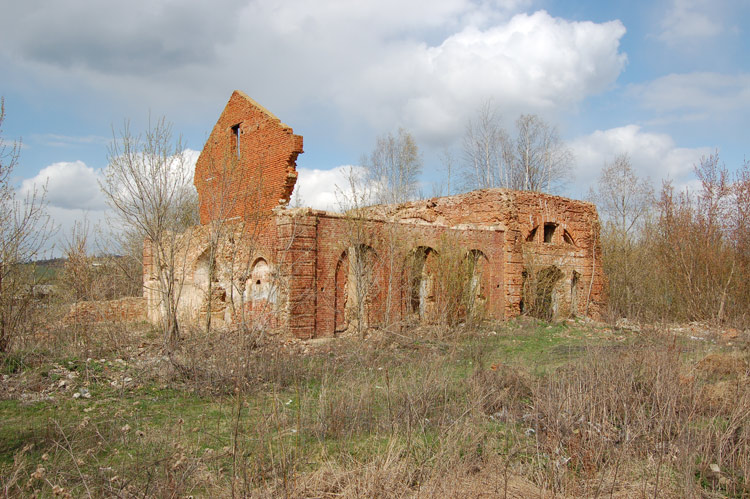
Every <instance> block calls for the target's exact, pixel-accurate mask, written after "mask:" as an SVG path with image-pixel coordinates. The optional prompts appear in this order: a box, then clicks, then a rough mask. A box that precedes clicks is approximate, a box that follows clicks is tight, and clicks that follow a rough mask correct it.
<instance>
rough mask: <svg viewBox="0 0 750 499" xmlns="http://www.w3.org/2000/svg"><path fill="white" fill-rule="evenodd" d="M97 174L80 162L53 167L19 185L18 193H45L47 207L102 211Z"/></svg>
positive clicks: (98, 173)
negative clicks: (45, 191) (44, 191)
mask: <svg viewBox="0 0 750 499" xmlns="http://www.w3.org/2000/svg"><path fill="white" fill-rule="evenodd" d="M99 178H100V172H99V171H97V170H94V169H93V168H91V167H90V166H86V164H85V163H84V162H83V161H73V162H64V161H63V162H60V163H53V164H51V165H49V166H47V167H46V168H43V169H42V170H41V171H40V172H39V173H38V174H37V175H36V176H35V177H33V178H30V179H26V180H24V181H23V182H22V183H21V188H20V192H21V194H22V195H24V196H26V195H28V194H30V193H32V192H33V191H34V189H36V190H37V191H39V192H41V191H42V189H45V188H46V190H47V193H46V196H45V199H46V200H47V203H48V204H49V206H54V207H58V208H64V209H81V210H103V209H104V208H106V203H105V201H104V195H103V194H102V192H101V190H100V189H99V184H98V180H99Z"/></svg>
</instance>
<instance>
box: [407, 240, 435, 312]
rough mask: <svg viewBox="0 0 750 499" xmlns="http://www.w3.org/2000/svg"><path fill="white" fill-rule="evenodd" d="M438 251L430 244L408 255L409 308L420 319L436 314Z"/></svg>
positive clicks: (419, 247)
mask: <svg viewBox="0 0 750 499" xmlns="http://www.w3.org/2000/svg"><path fill="white" fill-rule="evenodd" d="M436 259H437V253H436V252H435V250H434V249H432V248H430V247H428V246H418V247H417V248H416V249H415V250H414V251H412V252H411V253H410V254H409V256H408V257H407V263H406V271H407V285H408V293H407V310H408V312H409V313H410V314H411V315H414V316H417V317H418V318H419V319H420V320H426V319H428V318H430V317H432V316H433V315H434V306H435V282H434V275H435V272H434V266H435V264H436Z"/></svg>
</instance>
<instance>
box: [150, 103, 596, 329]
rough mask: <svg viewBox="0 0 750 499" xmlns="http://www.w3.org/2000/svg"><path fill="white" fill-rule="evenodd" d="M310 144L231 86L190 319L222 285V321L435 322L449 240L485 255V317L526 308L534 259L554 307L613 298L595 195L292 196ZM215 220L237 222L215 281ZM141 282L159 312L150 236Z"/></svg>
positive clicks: (193, 273)
mask: <svg viewBox="0 0 750 499" xmlns="http://www.w3.org/2000/svg"><path fill="white" fill-rule="evenodd" d="M236 125H239V135H238V133H237V132H238V129H237V128H236ZM237 137H239V153H238V152H237V143H236V142H233V141H234V140H236V139H237ZM301 152H302V137H300V136H297V135H294V134H293V133H292V129H291V128H289V127H288V126H286V125H284V124H282V123H281V122H280V121H279V119H278V118H276V117H275V116H273V115H272V114H271V113H270V112H268V111H267V110H265V109H264V108H262V107H261V106H260V105H258V104H257V103H255V102H254V101H252V100H251V99H250V98H249V97H247V96H246V95H244V94H242V93H241V92H235V93H234V94H233V95H232V97H231V98H230V100H229V103H228V104H227V107H226V108H225V110H224V112H223V113H222V115H221V117H220V118H219V121H218V123H217V124H216V126H215V127H214V130H213V132H212V133H211V136H210V137H209V140H208V142H207V143H206V147H205V148H204V150H203V152H202V153H201V156H200V159H199V160H198V164H197V165H196V174H195V184H196V187H197V188H198V192H199V195H200V199H201V222H202V224H204V225H202V226H200V227H196V228H194V229H193V230H191V231H188V232H187V233H186V234H185V235H183V236H182V237H183V239H182V243H181V251H183V252H184V254H183V255H184V259H185V261H186V262H187V264H186V266H185V269H184V271H181V272H180V279H181V280H184V283H185V288H184V291H183V300H182V305H181V313H182V315H183V317H184V318H188V319H191V320H194V321H197V320H201V319H203V318H205V313H206V310H207V308H208V307H207V306H206V303H207V300H208V299H209V293H208V289H209V288H211V293H210V295H211V300H212V301H211V303H212V306H211V308H212V318H213V319H214V323H215V324H226V325H228V324H231V323H236V322H237V321H238V320H241V321H244V322H249V323H251V324H260V327H271V328H274V327H279V328H283V329H286V330H288V331H289V332H291V333H292V334H294V335H295V336H297V337H299V338H312V337H320V336H331V335H334V334H336V333H338V332H340V331H341V330H343V329H345V328H347V327H352V326H353V325H354V324H362V323H363V322H364V323H366V325H368V326H378V325H380V324H383V323H386V322H387V323H389V324H392V323H401V324H407V323H411V322H413V321H414V320H428V321H429V320H430V317H431V316H432V315H434V314H435V313H439V312H440V310H436V309H437V308H439V304H438V303H437V302H436V301H435V296H434V288H435V286H436V282H435V279H436V277H435V276H437V275H438V274H439V273H440V271H441V270H442V269H441V268H439V266H440V265H442V264H441V263H439V262H440V260H439V258H440V254H441V252H444V253H445V252H449V251H455V252H456V254H458V255H464V257H463V258H465V259H468V258H472V259H474V260H475V261H476V265H475V266H474V267H473V270H472V272H474V274H473V277H472V278H471V279H472V286H475V292H476V297H477V300H478V301H479V302H481V306H482V309H483V310H484V313H485V315H486V316H489V317H493V318H497V319H502V318H508V317H513V316H515V315H518V314H519V313H520V312H521V306H522V301H523V299H524V297H523V289H524V279H525V278H527V277H524V276H525V275H526V276H528V275H529V273H530V272H531V270H533V269H554V272H555V275H556V276H558V277H557V280H556V281H555V284H554V290H553V291H552V295H551V296H550V297H549V299H550V300H551V302H552V307H553V310H554V314H555V315H556V316H558V317H564V316H568V315H570V314H575V315H586V314H587V315H590V316H598V315H599V314H600V312H601V307H602V306H603V305H604V302H605V299H606V297H605V295H604V275H603V273H602V270H601V264H600V262H601V249H600V245H599V242H598V233H599V232H598V231H599V229H598V217H597V214H596V209H595V207H594V206H593V205H592V204H590V203H585V202H581V201H574V200H570V199H566V198H562V197H559V196H552V195H547V194H540V193H532V192H519V191H509V190H504V189H486V190H481V191H474V192H470V193H467V194H462V195H458V196H451V197H445V198H434V199H429V200H422V201H414V202H410V203H404V204H401V205H391V206H373V207H370V208H368V209H366V210H365V211H364V212H362V213H360V214H359V215H358V216H357V217H352V216H347V215H341V214H335V213H329V212H325V211H318V210H312V209H309V208H298V209H289V208H287V207H286V205H287V203H288V200H289V198H290V197H291V194H292V190H293V188H294V184H295V182H296V171H295V161H296V158H297V155H298V154H299V153H301ZM222 175H224V176H223V177H222ZM227 199H230V200H231V202H229V203H227ZM226 206H229V207H230V208H231V209H226ZM220 208H221V209H220ZM218 219H222V220H226V224H225V225H224V226H223V227H224V228H223V231H224V232H223V237H222V239H221V243H220V245H219V248H218V254H217V257H216V266H217V273H216V276H215V277H214V281H213V282H212V284H211V286H207V279H208V276H207V271H206V270H205V269H206V268H207V260H206V258H207V249H206V248H207V247H208V243H207V241H208V240H209V234H210V232H211V230H215V228H216V225H215V224H213V225H206V224H208V223H209V222H211V221H217V220H218ZM363 262H365V263H366V265H363ZM415 262H416V263H415ZM360 267H363V268H366V272H365V273H363V272H362V271H361V269H360ZM415 269H416V270H415ZM365 274H366V275H365ZM364 281H367V282H368V288H367V292H366V293H365V294H366V296H365V295H362V293H359V294H357V293H358V289H359V288H357V286H356V283H358V282H359V283H361V282H364ZM144 282H145V287H144V295H145V296H146V298H147V302H148V309H149V318H150V319H151V320H152V321H156V320H158V318H159V316H160V310H159V303H158V294H157V293H156V292H155V290H156V288H157V286H158V283H157V281H156V275H155V269H154V262H153V259H152V258H151V253H150V248H149V246H148V245H146V247H145V248H144ZM473 292H474V291H472V293H473ZM360 295H362V296H360ZM362 300H364V301H362ZM355 305H359V306H360V308H356V307H355ZM355 312H356V314H355ZM360 315H361V317H360ZM244 322H243V323H244Z"/></svg>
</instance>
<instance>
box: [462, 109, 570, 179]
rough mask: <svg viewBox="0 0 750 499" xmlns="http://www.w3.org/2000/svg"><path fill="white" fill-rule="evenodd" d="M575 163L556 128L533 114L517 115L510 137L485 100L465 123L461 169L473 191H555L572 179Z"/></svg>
mask: <svg viewBox="0 0 750 499" xmlns="http://www.w3.org/2000/svg"><path fill="white" fill-rule="evenodd" d="M572 161H573V155H572V153H571V152H570V149H568V148H567V147H566V146H565V144H564V143H563V141H562V140H561V139H560V135H559V134H558V132H557V129H556V128H555V127H554V126H552V125H550V124H549V123H547V122H545V121H544V120H543V119H541V118H540V117H539V116H537V115H535V114H523V115H521V116H519V118H518V119H517V120H516V135H515V136H514V137H512V136H510V135H509V134H508V132H506V131H505V129H504V128H503V127H502V124H501V122H500V116H499V114H498V113H497V111H496V110H495V109H494V108H493V107H492V105H491V102H490V101H486V102H485V103H484V104H482V106H481V107H480V108H479V110H478V112H477V115H476V117H475V118H473V119H471V120H470V121H469V122H468V123H467V124H466V130H465V132H464V138H463V170H464V176H465V182H466V186H467V187H468V188H469V189H485V188H488V187H505V188H508V189H517V190H526V191H547V192H553V191H555V190H557V189H559V188H560V187H562V185H563V184H564V183H565V182H566V180H567V179H568V177H569V172H570V165H571V163H572Z"/></svg>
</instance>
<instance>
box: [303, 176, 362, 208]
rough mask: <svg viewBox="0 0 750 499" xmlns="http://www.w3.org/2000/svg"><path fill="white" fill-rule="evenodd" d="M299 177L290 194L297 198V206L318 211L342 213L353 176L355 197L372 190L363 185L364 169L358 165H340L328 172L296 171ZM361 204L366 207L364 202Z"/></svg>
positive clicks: (349, 196) (348, 196)
mask: <svg viewBox="0 0 750 499" xmlns="http://www.w3.org/2000/svg"><path fill="white" fill-rule="evenodd" d="M297 172H298V173H299V177H298V178H297V184H296V185H295V187H294V189H295V193H294V194H293V195H292V204H294V203H295V196H297V195H298V196H299V198H300V199H299V204H300V206H309V207H311V208H316V209H319V210H329V211H342V210H344V209H346V208H348V207H349V206H350V205H351V197H352V192H351V191H352V187H351V183H350V177H352V176H353V179H354V182H355V186H356V189H357V192H358V193H359V194H358V195H360V196H361V195H366V194H367V193H371V192H372V191H373V189H372V186H371V185H370V186H368V185H365V183H364V178H365V170H364V169H363V168H362V167H361V166H352V165H342V166H337V167H335V168H332V169H330V170H318V169H310V168H297ZM365 204H369V202H366V203H365Z"/></svg>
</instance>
